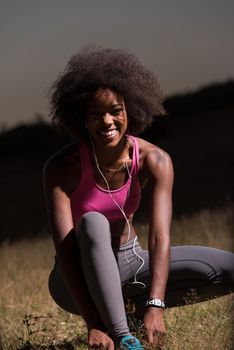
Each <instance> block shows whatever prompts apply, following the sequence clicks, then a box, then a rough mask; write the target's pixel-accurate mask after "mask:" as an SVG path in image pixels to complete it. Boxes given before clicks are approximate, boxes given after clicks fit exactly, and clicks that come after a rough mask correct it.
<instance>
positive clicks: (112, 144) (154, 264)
mask: <svg viewBox="0 0 234 350" xmlns="http://www.w3.org/2000/svg"><path fill="white" fill-rule="evenodd" d="M127 126H128V117H127V112H126V109H125V105H124V99H123V98H122V97H121V96H119V95H117V94H115V93H113V92H111V91H110V90H103V89H99V90H98V91H97V93H96V94H95V96H94V97H93V98H92V99H91V100H90V101H89V103H88V106H87V113H86V127H87V129H88V132H89V134H90V137H91V138H92V140H93V143H94V146H95V150H96V154H97V157H98V159H99V160H100V165H101V167H102V171H103V173H104V174H105V177H106V178H107V180H108V182H109V185H110V188H111V189H116V188H119V187H121V186H122V185H123V184H124V183H125V182H126V180H127V177H128V174H127V171H126V168H123V169H121V170H120V171H118V172H114V175H113V172H111V171H109V170H107V169H118V168H119V167H120V166H121V165H122V163H123V158H124V159H125V158H126V157H127V158H129V159H128V160H127V162H128V166H129V167H131V160H132V144H131V143H130V144H127V142H126V137H125V134H126V131H127ZM137 142H138V144H139V152H140V164H139V179H140V181H141V182H142V183H145V182H149V183H150V186H151V199H150V203H151V205H150V225H149V239H148V242H149V244H148V249H149V256H150V271H151V281H150V283H151V284H150V286H151V287H150V297H155V298H159V299H162V300H163V299H164V295H165V288H166V283H167V278H168V267H169V259H170V257H169V251H170V224H171V216H172V203H171V193H172V185H173V167H172V163H171V160H170V157H169V156H168V154H166V153H165V152H164V151H162V150H161V149H160V148H158V147H156V146H155V145H153V144H150V143H149V142H147V141H145V140H143V139H140V138H137ZM88 143H89V155H90V158H91V160H92V164H94V166H93V171H94V176H95V179H96V182H97V184H98V185H99V186H101V187H103V188H105V186H106V184H105V182H104V181H103V179H102V177H101V176H100V174H99V173H98V171H97V168H96V167H95V162H94V158H93V157H94V155H93V150H92V147H91V143H90V141H88ZM80 174H81V170H80V155H79V145H78V144H76V143H75V144H72V145H70V146H68V147H67V148H65V149H63V150H62V151H60V152H58V153H57V154H56V155H55V156H54V157H52V158H51V159H50V160H49V161H48V162H47V164H46V166H45V169H44V188H45V194H46V202H47V208H48V215H49V220H50V225H51V231H52V236H53V240H54V244H55V248H56V252H57V256H58V259H59V262H60V266H61V269H62V272H63V275H64V278H65V281H66V284H67V286H68V288H69V290H70V292H71V294H72V295H73V297H74V300H76V302H77V305H79V309H80V311H81V314H82V316H83V318H84V320H85V322H86V324H87V327H88V346H89V349H92V348H95V347H96V348H99V349H101V348H102V347H103V348H105V349H109V350H113V349H114V343H113V340H112V339H111V338H110V337H109V336H108V335H107V334H106V333H105V328H104V326H103V324H102V322H101V320H100V316H99V315H98V313H97V310H96V308H95V306H94V305H93V304H92V302H91V298H90V296H89V291H88V288H87V286H86V283H85V280H84V276H83V274H82V271H80V269H79V267H78V266H75V263H74V256H75V244H74V240H73V230H74V224H73V221H72V214H71V209H70V195H71V193H72V192H73V191H74V190H75V189H76V188H77V186H79V181H80ZM130 226H131V238H133V237H135V235H136V232H135V230H134V227H133V225H132V218H130ZM111 235H112V245H113V246H114V247H116V246H120V245H122V244H124V243H125V242H126V240H127V226H126V222H125V220H121V221H119V222H115V223H111ZM77 286H79V288H78V287H77ZM144 326H145V332H146V336H147V339H148V341H149V343H150V344H154V345H156V344H159V345H162V344H163V338H164V336H165V334H166V328H165V325H164V321H163V310H162V309H157V308H153V307H151V308H148V309H147V310H146V312H145V315H144Z"/></svg>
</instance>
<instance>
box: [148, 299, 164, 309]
mask: <svg viewBox="0 0 234 350" xmlns="http://www.w3.org/2000/svg"><path fill="white" fill-rule="evenodd" d="M146 306H156V307H160V308H162V309H164V308H165V303H164V301H163V300H160V299H154V298H152V299H149V300H148V301H147V302H146Z"/></svg>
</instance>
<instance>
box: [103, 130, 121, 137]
mask: <svg viewBox="0 0 234 350" xmlns="http://www.w3.org/2000/svg"><path fill="white" fill-rule="evenodd" d="M117 132H118V131H117V129H114V130H108V131H100V134H101V135H102V136H104V137H114V136H115V135H116V134H117Z"/></svg>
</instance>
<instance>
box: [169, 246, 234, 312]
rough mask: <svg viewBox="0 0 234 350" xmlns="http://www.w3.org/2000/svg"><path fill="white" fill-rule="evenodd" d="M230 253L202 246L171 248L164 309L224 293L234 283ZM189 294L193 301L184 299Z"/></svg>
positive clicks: (229, 289)
mask: <svg viewBox="0 0 234 350" xmlns="http://www.w3.org/2000/svg"><path fill="white" fill-rule="evenodd" d="M233 266H234V254H232V253H230V252H227V251H224V250H221V249H216V248H210V247H203V246H178V247H173V248H172V249H171V261H170V273H169V278H168V282H167V289H166V300H167V304H168V306H176V305H184V304H186V303H189V302H195V301H204V300H208V299H211V298H214V297H216V296H221V295H225V294H228V293H229V292H231V291H232V290H233V284H234V270H233ZM191 291H194V292H195V299H194V301H193V300H190V301H189V300H188V297H190V296H189V294H191Z"/></svg>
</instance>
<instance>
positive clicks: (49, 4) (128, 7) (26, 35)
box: [0, 0, 234, 127]
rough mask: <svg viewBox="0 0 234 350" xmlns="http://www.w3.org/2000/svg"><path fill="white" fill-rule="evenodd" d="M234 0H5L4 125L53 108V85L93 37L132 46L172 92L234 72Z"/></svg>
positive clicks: (0, 18) (0, 84)
mask: <svg viewBox="0 0 234 350" xmlns="http://www.w3.org/2000/svg"><path fill="white" fill-rule="evenodd" d="M233 14H234V1H232V0H220V1H218V0H196V1H194V0H170V1H169V0H158V1H157V0H145V1H144V0H119V1H112V0H96V1H95V0H92V1H91V0H83V1H82V0H67V1H66V0H63V1H62V0H38V1H36V0H18V1H14V0H4V1H2V0H0V42H1V56H0V57H1V64H0V77H1V78H0V127H1V126H3V125H5V124H6V125H8V126H12V125H14V124H15V123H16V122H19V121H30V120H33V118H34V116H35V114H36V113H42V114H43V115H44V116H45V118H47V114H48V106H47V99H46V92H47V90H48V88H49V86H50V85H51V83H52V81H54V80H55V79H56V77H57V75H58V74H59V72H60V71H62V70H63V69H64V67H65V65H66V63H67V61H68V59H69V58H70V57H71V55H72V54H74V53H75V52H77V51H78V50H79V48H80V47H82V46H83V45H86V44H96V45H99V46H102V47H116V48H117V47H118V48H119V47H120V48H128V49H129V50H131V51H133V52H134V53H136V54H137V55H138V56H139V57H140V58H141V59H142V60H143V62H144V63H145V64H146V66H148V67H149V68H150V69H152V70H153V71H154V72H155V73H156V74H157V76H158V78H159V80H160V82H161V86H162V89H163V90H164V92H165V94H166V95H168V94H172V93H176V92H185V91H188V90H194V89H197V88H198V87H200V86H203V85H206V84H210V83H213V82H220V81H225V80H227V79H230V78H233V77H234V69H233V62H234V40H233V37H234V20H233Z"/></svg>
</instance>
